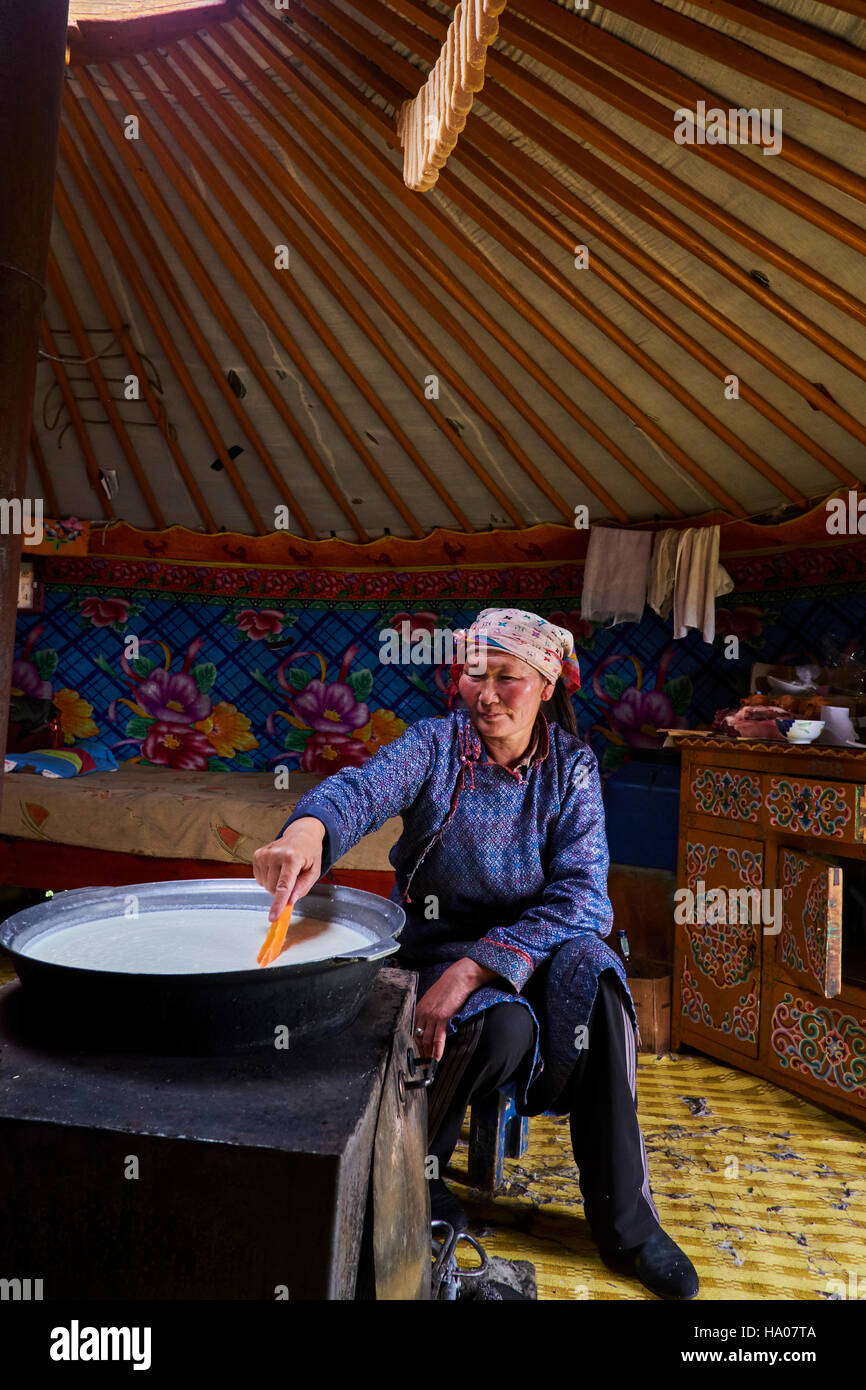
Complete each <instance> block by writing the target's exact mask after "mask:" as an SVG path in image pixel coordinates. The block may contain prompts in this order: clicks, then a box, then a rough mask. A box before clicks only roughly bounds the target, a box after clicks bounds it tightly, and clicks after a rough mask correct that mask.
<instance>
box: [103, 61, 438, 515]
mask: <svg viewBox="0 0 866 1390" xmlns="http://www.w3.org/2000/svg"><path fill="white" fill-rule="evenodd" d="M124 68H125V70H126V71H127V74H128V75H129V76H130V77H131V79H132V80H133V81H134V82H136V83H137V84H138V85H139V86H140V88H141V90H142V91H143V92H144V93H145V95H146V96H147V98H148V100H149V101H150V104H151V106H152V107H153V109H154V110H155V111H157V112H158V113H159V115H160V118H161V120H162V121H163V122H164V123H165V125H166V127H167V128H168V129H169V130H170V131H171V134H172V137H173V138H174V139H175V140H176V141H177V143H178V145H179V146H180V147H181V149H182V150H184V152H185V153H186V155H187V158H188V159H190V161H191V162H192V163H193V165H195V164H196V161H198V162H199V165H203V166H204V167H205V169H206V170H207V172H208V176H209V179H210V181H211V186H213V187H222V186H223V185H224V184H225V181H224V180H223V179H222V176H221V175H220V174H219V172H218V171H217V169H216V167H215V166H214V165H213V164H212V162H211V161H210V160H209V159H207V158H206V157H205V155H204V153H203V151H202V149H201V147H200V146H198V145H196V144H195V142H192V141H191V140H190V138H189V136H188V133H187V131H186V129H185V127H184V126H183V124H182V122H180V121H179V120H178V118H177V116H176V114H175V112H174V111H172V109H171V107H170V106H169V104H168V102H167V101H166V100H165V98H164V97H163V96H162V94H161V93H160V92H159V91H158V89H157V87H156V86H155V84H154V83H153V82H151V80H150V78H149V77H148V76H147V74H146V73H145V72H144V70H143V69H141V68H140V67H139V66H137V65H130V64H124ZM106 76H107V77H108V78H109V80H110V81H111V83H112V86H113V87H114V90H115V91H116V92H117V94H118V96H119V97H121V99H122V100H123V101H124V102H125V103H126V109H127V110H129V111H133V112H138V114H139V116H140V119H141V120H142V121H144V120H145V119H146V117H145V115H144V113H143V112H142V111H141V109H140V108H139V107H138V104H137V102H136V101H135V99H134V98H133V96H132V94H131V93H130V91H129V89H128V88H127V87H125V86H124V85H123V84H122V83H121V82H120V79H119V78H118V77H117V75H116V74H115V73H114V72H113V71H107V72H106ZM116 138H117V139H118V140H119V141H121V142H122V141H123V137H122V136H121V135H120V132H119V130H118V131H117V134H116ZM149 139H150V142H151V144H152V146H153V148H154V151H158V152H159V156H160V161H161V164H162V166H163V167H165V168H170V169H171V170H172V173H173V177H174V182H175V186H179V187H181V188H182V189H183V190H184V193H185V201H186V203H187V206H188V207H190V208H191V209H193V210H194V211H195V214H196V220H197V222H198V225H199V226H200V227H201V228H202V230H204V231H206V234H207V235H208V237H209V239H210V241H211V243H212V245H213V246H214V247H215V248H219V251H220V255H221V257H222V259H223V261H224V263H225V264H226V266H227V267H230V268H231V270H232V274H233V275H234V278H235V279H236V280H237V281H238V283H243V284H244V287H245V288H246V289H247V291H248V292H249V293H250V295H251V297H255V300H256V303H257V304H258V306H259V311H260V312H261V311H262V309H263V310H264V312H265V315H266V316H269V317H270V321H271V323H272V325H273V326H274V327H277V326H279V328H280V333H281V339H280V340H281V342H282V343H283V345H284V347H285V348H286V350H287V351H288V352H289V353H290V354H291V357H292V360H293V362H294V363H295V366H296V367H297V369H298V370H299V371H300V372H301V374H302V375H303V376H304V377H305V379H306V380H307V382H308V384H309V385H310V387H311V389H312V390H313V391H315V392H316V394H317V395H318V396H319V398H320V400H321V401H322V404H323V405H324V406H325V408H326V409H327V410H328V411H329V413H330V414H331V416H332V418H333V419H334V422H335V423H336V424H337V425H338V426H339V428H340V430H341V431H342V433H343V434H344V435H345V437H346V439H347V440H348V441H349V443H350V444H351V445H352V447H353V448H354V449H355V451H356V452H357V453H358V454H359V456H360V457H361V458H362V459H363V461H364V463H365V464H366V465H367V468H368V471H369V472H370V473H371V474H372V475H373V477H374V478H375V480H376V482H377V483H378V484H379V486H380V487H381V489H382V491H383V492H384V493H385V495H386V497H388V500H389V501H390V502H391V503H392V505H393V506H394V508H395V509H396V511H397V512H398V513H399V514H400V516H402V518H403V520H404V521H405V522H406V524H407V525H408V526H409V528H410V530H411V531H412V533H413V534H414V535H415V536H417V537H421V536H423V534H424V531H423V528H422V527H421V525H420V524H419V522H418V520H417V518H416V517H415V515H414V514H413V512H412V511H411V509H410V508H409V507H407V506H406V504H405V503H404V502H403V500H402V498H401V497H400V494H399V493H398V492H397V490H396V488H394V487H393V485H392V483H391V482H390V480H389V479H388V477H387V475H386V474H385V473H384V471H383V470H382V469H381V468H380V466H379V464H378V463H377V462H376V460H375V459H374V458H373V457H372V455H371V454H370V451H369V449H368V448H367V447H366V445H365V444H364V443H363V441H362V440H361V439H360V437H359V436H358V434H357V431H356V430H355V429H354V427H353V426H352V424H351V423H350V422H349V420H348V419H347V418H346V416H345V414H344V412H343V411H342V410H341V409H340V408H339V406H337V404H336V402H332V401H331V399H330V395H329V392H328V390H327V387H326V386H325V384H324V382H322V381H321V380H320V378H319V376H318V373H317V372H316V371H315V370H314V369H313V368H312V367H311V366H310V365H309V363H308V362H307V361H306V359H305V357H304V355H303V353H302V352H301V351H300V349H299V348H298V347H297V345H296V344H295V343H294V342H293V341H292V338H291V336H290V335H289V334H287V333H285V332H284V331H283V328H282V325H278V319H277V318H276V316H274V315H273V314H271V312H270V310H271V306H269V305H268V304H267V300H266V296H264V295H263V293H262V291H261V288H260V286H258V284H257V282H256V280H255V278H254V277H253V276H252V274H251V273H250V272H249V271H248V269H247V267H246V266H245V265H244V264H243V261H242V260H241V258H240V257H239V256H238V254H237V250H236V248H235V247H234V246H233V245H232V242H231V240H230V239H229V237H227V236H226V234H225V232H224V231H223V229H222V227H221V226H220V225H219V222H218V221H217V219H216V218H215V217H214V216H213V215H212V213H211V212H210V209H209V208H208V207H207V205H206V203H205V202H204V200H203V199H202V198H200V197H199V195H198V193H197V191H196V190H195V189H194V188H193V186H192V183H191V181H190V180H189V178H188V177H187V175H186V173H185V171H184V170H183V169H182V168H181V167H180V165H179V164H178V163H177V161H176V160H175V159H174V156H173V155H172V154H171V152H170V151H169V149H168V147H167V146H166V145H165V143H164V142H163V141H162V140H161V139H160V137H159V135H158V134H157V133H156V131H155V130H154V129H153V126H152V125H151V129H150V132H149ZM156 197H159V199H160V203H163V201H164V200H162V198H161V195H159V194H158V193H157V190H155V189H152V190H151V197H150V204H151V207H152V209H153V211H154V213H155V215H156V216H157V217H158V218H159V219H160V221H161V224H162V225H163V227H164V228H165V229H166V230H167V231H168V233H169V235H170V236H172V227H173V226H175V225H176V220H175V219H174V218H173V216H172V215H171V214H170V212H168V210H167V209H166V208H165V207H164V205H163V206H162V208H160V206H159V204H157V203H156V202H155V201H154V200H155V198H156ZM238 206H240V204H238ZM241 213H242V215H244V216H245V215H246V214H243V209H242V208H241ZM250 220H251V219H250ZM252 225H253V227H254V228H255V224H254V223H253V224H252ZM262 235H263V233H262V232H261V231H260V230H259V229H258V228H255V230H254V231H253V233H252V241H253V242H255V240H256V239H257V238H259V237H261V236H262ZM248 239H249V238H248ZM172 240H173V244H176V246H177V249H178V252H179V254H181V255H182V256H184V257H185V258H187V259H188V260H189V262H190V264H189V267H188V268H189V270H190V274H192V275H193V276H194V277H195V278H196V280H198V276H199V275H200V276H201V277H202V278H203V280H204V279H205V272H204V270H203V269H200V268H198V260H197V257H196V255H195V251H194V248H193V247H192V246H191V245H190V244H189V243H188V242H187V241H186V238H185V237H184V236H183V234H182V233H181V234H180V236H178V237H174V236H172ZM271 255H272V256H273V248H271ZM271 269H272V270H273V272H274V279H275V280H276V281H277V282H278V283H280V284H282V277H281V276H280V275H279V273H278V272H277V271H276V268H275V267H273V265H272V266H271ZM207 278H209V277H207ZM214 293H216V290H214ZM226 312H227V313H228V312H230V311H229V310H228V308H227V306H226Z"/></svg>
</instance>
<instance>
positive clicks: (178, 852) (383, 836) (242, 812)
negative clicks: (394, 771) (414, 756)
mask: <svg viewBox="0 0 866 1390" xmlns="http://www.w3.org/2000/svg"><path fill="white" fill-rule="evenodd" d="M321 780H322V778H321V777H318V776H315V775H313V774H311V773H300V772H299V773H294V772H293V773H291V774H290V777H289V789H288V790H285V791H283V790H276V789H275V787H274V776H273V773H272V772H227V773H218V772H212V773H207V772H204V773H202V772H183V771H178V770H175V769H170V768H162V767H152V766H150V765H142V764H140V763H132V762H127V763H121V765H120V767H119V768H118V769H117V771H116V772H94V773H91V774H90V775H89V776H87V777H71V778H65V777H64V778H53V777H40V776H36V775H33V774H30V773H15V774H14V775H12V776H8V777H4V779H3V788H2V805H0V883H3V884H10V885H15V886H16V887H20V888H44V889H49V888H50V889H53V890H59V889H63V888H81V887H86V886H89V885H98V884H121V883H143V882H153V881H159V880H164V879H171V878H221V877H226V876H228V877H239V878H246V877H249V875H250V873H251V865H252V858H253V854H254V852H255V851H256V850H257V849H258V848H259V846H260V845H263V844H266V843H267V842H268V841H269V840H272V839H274V837H275V836H276V835H277V834H279V831H280V829H281V828H282V826H283V825H284V823H285V822H286V820H288V818H289V816H290V815H291V813H292V811H293V810H294V808H295V805H296V804H297V802H298V800H299V798H300V797H301V796H302V795H303V793H304V792H306V791H308V790H309V789H310V788H311V787H313V786H315V785H317V783H319V782H320V781H321ZM401 829H402V822H401V820H400V819H399V818H394V819H392V820H389V821H387V822H386V824H385V825H383V826H382V828H381V829H380V830H378V831H376V832H375V833H374V834H372V835H368V836H366V837H365V838H364V839H363V840H362V841H361V842H360V844H358V845H356V846H355V847H354V849H351V850H350V851H349V852H348V853H347V854H345V855H344V856H343V858H342V859H341V860H339V861H338V863H337V865H335V866H334V868H333V869H332V870H331V872H330V874H329V875H328V877H329V878H332V879H333V881H334V882H337V883H347V884H350V885H351V886H354V887H357V888H367V889H369V890H371V891H373V892H381V893H385V894H387V893H388V892H389V891H390V888H391V885H392V884H393V881H394V876H393V870H392V868H391V865H390V863H389V861H388V854H389V851H390V849H391V847H392V845H393V844H394V843H395V841H396V840H397V837H398V836H399V834H400V832H401Z"/></svg>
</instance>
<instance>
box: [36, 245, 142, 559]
mask: <svg viewBox="0 0 866 1390" xmlns="http://www.w3.org/2000/svg"><path fill="white" fill-rule="evenodd" d="M48 283H49V285H50V286H51V289H52V292H53V294H54V297H55V299H56V300H57V303H58V306H59V308H60V312H61V314H62V315H63V317H64V318H65V320H66V324H67V327H68V328H69V331H70V333H71V334H72V340H73V342H74V343H75V347H76V350H77V352H78V353H79V355H80V356H81V358H82V366H84V367H85V368H86V369H87V375H88V376H89V377H90V380H91V382H92V383H93V385H94V387H95V388H96V394H97V396H98V397H99V402H100V405H101V406H102V408H103V410H104V411H105V414H106V416H107V417H108V421H109V424H110V425H111V428H112V430H113V431H114V437H115V439H116V440H117V442H118V444H119V445H120V451H121V453H122V454H123V457H124V458H125V459H126V461H127V463H128V464H129V466H130V468H131V469H132V474H133V477H134V478H135V481H136V482H137V483H138V487H139V490H140V492H141V495H142V497H143V498H144V500H145V502H146V503H147V505H148V507H149V509H150V515H151V517H152V519H153V523H154V525H155V526H156V527H157V529H158V530H160V531H162V530H164V529H165V517H164V516H163V513H162V509H161V507H160V505H159V503H158V502H157V500H156V496H155V495H154V491H153V488H152V487H151V485H150V483H149V482H148V480H147V478H146V476H145V474H144V471H143V469H142V467H141V463H140V462H139V459H138V455H137V454H136V452H135V449H134V448H133V446H132V440H131V439H130V437H129V435H128V433H127V431H126V426H125V425H124V423H123V421H122V419H121V418H120V414H119V412H118V409H117V405H116V404H115V402H114V400H113V398H112V395H111V392H110V391H109V389H108V386H107V384H106V381H105V378H104V377H103V375H102V372H101V371H100V368H99V362H98V361H97V360H96V359H95V358H94V354H93V345H92V344H91V342H90V340H89V338H88V337H87V333H86V331H85V328H84V324H83V323H82V322H81V317H80V315H79V313H78V310H77V308H76V307H75V301H74V300H73V298H72V295H71V294H70V293H69V290H68V288H67V285H66V281H65V280H64V278H63V275H62V273H61V270H60V266H59V265H58V264H57V259H56V257H55V255H54V252H53V251H49V253H48Z"/></svg>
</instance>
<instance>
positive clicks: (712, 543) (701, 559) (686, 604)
mask: <svg viewBox="0 0 866 1390" xmlns="http://www.w3.org/2000/svg"><path fill="white" fill-rule="evenodd" d="M733 587H734V581H733V579H732V578H731V576H730V575H729V574H728V571H727V570H726V569H725V568H724V566H723V565H720V564H719V528H718V526H694V527H689V528H688V529H687V530H685V531H682V532H681V533H680V542H679V546H678V547H677V568H676V575H675V578H674V637H685V635H686V631H687V630H688V628H690V627H696V628H700V630H701V632H702V633H703V638H704V641H705V642H712V641H713V639H714V638H715V635H716V599H717V598H718V597H719V595H720V594H729V593H730V592H731V590H732V589H733Z"/></svg>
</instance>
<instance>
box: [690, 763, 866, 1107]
mask: <svg viewBox="0 0 866 1390" xmlns="http://www.w3.org/2000/svg"><path fill="white" fill-rule="evenodd" d="M677 744H678V746H679V747H680V749H681V752H682V759H683V762H682V779H681V791H680V795H681V809H680V843H679V870H678V876H677V889H678V891H677V903H676V908H675V963H674V971H675V974H674V1005H673V1010H672V1045H673V1047H674V1048H678V1047H680V1045H681V1044H684V1043H686V1044H690V1045H691V1046H693V1047H695V1048H698V1049H699V1050H700V1051H702V1052H706V1053H708V1054H710V1055H711V1056H713V1057H719V1058H720V1059H722V1060H724V1061H727V1062H730V1063H731V1064H732V1065H734V1066H738V1067H742V1068H743V1069H745V1070H748V1071H753V1072H755V1073H757V1074H758V1075H761V1076H765V1077H767V1078H768V1079H770V1080H772V1081H775V1082H776V1083H777V1084H779V1085H781V1086H785V1087H787V1088H788V1089H790V1090H794V1091H798V1092H800V1093H801V1094H803V1095H805V1096H808V1097H809V1098H810V1099H812V1100H815V1101H818V1102H820V1103H821V1104H823V1105H826V1106H828V1107H830V1108H831V1109H834V1110H837V1111H839V1112H841V1113H844V1114H846V1115H848V1116H852V1117H855V1118H857V1119H859V1120H861V1121H863V1122H864V1123H866V752H860V751H858V750H854V749H848V748H822V747H815V746H814V745H812V746H809V747H805V748H804V747H794V746H791V745H789V744H780V743H768V742H760V743H759V742H752V741H747V740H739V741H736V742H734V741H732V740H730V739H725V738H720V737H714V736H711V737H700V736H699V735H686V736H684V737H678V738H677ZM683 890H685V891H683Z"/></svg>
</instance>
